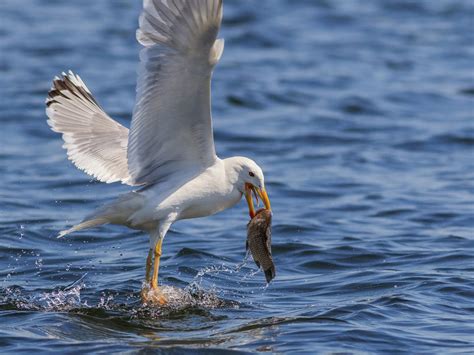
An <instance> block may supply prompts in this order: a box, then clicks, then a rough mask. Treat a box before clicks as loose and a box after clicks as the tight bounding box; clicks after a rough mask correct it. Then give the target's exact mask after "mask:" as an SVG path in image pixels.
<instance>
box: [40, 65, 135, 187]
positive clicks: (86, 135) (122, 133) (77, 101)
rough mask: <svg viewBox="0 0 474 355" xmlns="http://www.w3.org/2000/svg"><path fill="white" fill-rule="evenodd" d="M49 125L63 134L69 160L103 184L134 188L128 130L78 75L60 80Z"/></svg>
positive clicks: (49, 109) (54, 91) (48, 110)
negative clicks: (106, 111) (96, 97)
mask: <svg viewBox="0 0 474 355" xmlns="http://www.w3.org/2000/svg"><path fill="white" fill-rule="evenodd" d="M46 114H47V115H48V118H49V119H48V124H49V125H50V126H51V129H52V130H53V131H55V132H58V133H61V134H62V136H63V140H64V146H63V147H64V148H66V150H67V154H68V158H69V159H70V160H71V161H72V162H73V163H74V164H75V165H76V166H77V167H78V168H79V169H81V170H83V171H85V172H86V173H88V174H89V175H92V176H93V177H95V178H96V179H97V180H99V181H103V182H107V183H112V182H117V181H121V182H122V183H124V184H129V185H131V184H132V182H131V180H132V179H131V177H130V175H129V173H128V167H127V140H128V129H127V128H125V127H124V126H122V125H121V124H120V123H118V122H117V121H114V120H113V119H112V118H110V117H109V116H108V115H107V114H106V113H105V112H104V111H103V110H102V108H101V107H100V105H99V104H98V103H97V101H96V100H95V99H94V97H93V96H92V94H91V92H90V91H89V89H88V88H87V86H86V85H85V84H84V82H83V81H82V80H81V78H80V77H79V76H78V75H75V74H73V73H72V72H69V74H64V73H63V76H62V78H59V77H56V78H55V79H54V81H53V87H52V88H51V90H50V91H49V94H48V97H47V99H46Z"/></svg>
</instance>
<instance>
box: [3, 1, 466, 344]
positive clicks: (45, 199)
mask: <svg viewBox="0 0 474 355" xmlns="http://www.w3.org/2000/svg"><path fill="white" fill-rule="evenodd" d="M139 9H140V2H139V1H128V0H121V1H116V0H114V1H112V0H109V1H93V0H84V1H76V2H73V1H68V2H64V1H51V0H48V1H47V0H26V1H21V7H19V1H17V0H2V1H1V2H0V13H1V18H2V20H1V21H0V90H1V92H0V97H1V99H0V119H1V123H2V129H1V133H0V138H1V146H0V148H1V150H0V172H1V176H2V184H1V185H0V196H1V197H0V198H1V207H0V209H1V211H0V322H1V326H0V349H1V351H2V352H19V351H23V352H31V351H32V350H34V351H43V352H47V351H95V352H100V351H102V352H111V351H120V352H125V353H127V352H132V351H133V352H134V351H138V350H142V349H143V350H153V349H155V350H157V349H165V348H169V349H172V350H175V351H177V352H180V351H184V350H186V349H187V350H190V349H194V350H196V351H201V352H202V353H210V352H211V350H215V351H216V352H218V351H219V350H222V349H232V350H235V351H242V352H246V351H249V352H254V351H262V352H265V351H269V352H309V353H315V352H323V353H324V352H355V353H365V352H400V353H405V352H414V353H458V352H472V351H473V350H474V340H473V337H472V334H473V333H474V323H473V317H474V307H473V305H474V302H473V299H474V233H473V226H474V218H473V216H474V207H473V197H474V196H473V195H474V193H473V192H474V159H473V157H474V121H473V113H474V77H473V75H474V74H473V72H474V68H473V63H474V46H473V43H474V35H473V33H474V32H473V31H472V28H473V16H474V15H473V13H474V6H473V3H472V2H471V1H469V0H437V1H428V0H425V1H422V0H420V1H410V0H389V1H376V0H368V1H363V2H361V1H355V0H347V1H346V0H344V1H342V0H338V1H336V0H335V1H325V0H321V1H317V0H305V1H303V0H300V1H290V0H264V1H259V2H258V6H256V2H252V1H231V0H229V1H227V2H226V4H225V22H224V26H223V30H222V35H223V36H224V37H225V38H226V50H225V53H224V57H223V59H222V62H221V63H220V64H219V66H218V68H217V71H216V72H215V76H214V82H213V94H214V96H213V105H214V116H215V136H216V141H217V150H218V152H219V153H220V155H221V156H224V157H227V156H231V155H236V154H239V155H247V156H250V157H252V158H254V159H255V160H256V161H258V162H259V163H260V164H261V165H262V166H263V167H264V171H265V173H266V179H267V184H268V186H267V188H268V191H269V195H270V198H271V201H272V206H273V208H274V231H273V242H274V246H273V250H274V259H275V262H276V266H277V277H276V279H275V280H274V282H273V283H272V284H271V285H270V286H268V287H265V283H264V276H263V274H262V273H259V272H256V268H255V266H254V265H253V263H252V262H251V261H247V262H243V260H244V256H245V226H246V222H247V216H246V206H245V202H242V204H240V205H239V206H238V207H235V208H233V209H231V210H229V211H225V212H223V213H221V214H219V215H217V216H214V217H211V218H205V219H201V220H194V221H184V222H180V223H178V224H176V225H175V226H174V227H173V228H172V230H171V232H170V233H169V235H168V236H167V238H166V240H165V244H164V255H163V258H162V268H161V274H160V275H161V280H160V281H161V282H162V283H163V284H165V285H167V287H169V290H170V292H173V294H174V296H175V302H173V303H172V304H171V305H170V306H168V307H165V308H156V307H149V306H143V305H142V304H141V302H140V297H139V291H140V288H141V282H142V279H143V277H144V266H145V265H144V264H145V257H146V255H147V248H148V240H147V237H146V236H145V235H143V234H141V233H138V232H133V231H130V230H127V229H124V228H120V227H113V226H108V227H103V228H99V229H94V230H90V231H85V232H83V233H78V234H76V235H72V236H70V237H68V238H67V239H63V240H58V239H55V235H56V233H57V232H58V231H59V230H61V229H64V227H65V226H69V225H71V224H72V223H75V222H77V221H79V220H80V219H81V218H82V217H83V216H84V215H86V214H87V213H88V212H90V211H91V210H93V209H94V208H95V207H97V206H99V205H100V204H102V203H105V202H107V201H109V200H110V199H112V198H113V197H114V196H116V195H118V194H119V193H122V192H124V191H127V188H126V187H124V186H119V185H103V184H98V183H95V182H93V181H91V180H90V179H89V178H88V177H87V176H86V175H85V174H83V173H82V172H80V171H78V170H76V169H75V168H74V167H73V166H72V164H71V163H69V162H68V161H67V160H66V154H65V151H63V150H62V149H61V144H62V143H61V140H60V138H59V136H58V135H57V134H55V133H53V132H51V131H50V130H49V128H48V127H47V125H46V118H45V114H44V99H45V96H46V93H47V91H48V89H49V87H50V80H51V79H52V78H53V76H54V75H56V74H58V73H60V72H61V71H63V70H67V69H72V70H74V71H75V72H77V73H79V74H80V75H81V76H82V78H83V79H84V81H85V82H86V83H87V84H88V86H89V87H90V88H91V89H92V91H93V92H94V94H95V96H96V97H97V99H98V100H99V102H100V103H101V104H102V106H103V107H104V108H105V109H106V111H107V112H108V113H109V114H110V115H111V116H112V117H114V118H117V119H119V120H121V122H124V124H127V125H128V124H129V119H130V112H131V110H132V107H133V103H134V86H135V78H136V77H135V70H136V62H137V51H138V45H137V44H136V43H135V40H134V31H135V28H136V22H137V16H138V13H139ZM171 287H175V288H179V291H176V289H171Z"/></svg>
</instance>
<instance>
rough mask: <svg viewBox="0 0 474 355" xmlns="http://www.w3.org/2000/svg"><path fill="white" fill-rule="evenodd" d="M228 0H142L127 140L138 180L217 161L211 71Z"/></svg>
mask: <svg viewBox="0 0 474 355" xmlns="http://www.w3.org/2000/svg"><path fill="white" fill-rule="evenodd" d="M221 20H222V0H144V5H143V12H142V14H141V16H140V26H139V29H138V30H137V40H138V41H139V42H140V43H141V44H142V45H143V46H144V48H143V49H142V50H141V52H140V66H139V72H138V83H137V99H136V104H135V108H134V112H133V119H132V125H131V129H130V134H129V140H128V151H127V156H128V169H129V172H130V175H131V177H132V179H133V183H134V184H151V183H157V182H160V181H164V180H166V179H168V178H170V177H171V176H173V175H174V174H175V173H176V174H183V173H198V172H200V171H202V170H203V169H205V168H207V167H209V166H210V165H212V164H213V163H214V161H215V159H216V154H215V148H214V138H213V131H212V119H211V94H210V89H211V75H212V71H213V68H214V65H215V64H216V63H217V62H218V61H219V58H220V56H221V55H222V51H223V48H224V41H223V40H220V39H219V40H217V39H216V38H217V33H218V32H219V28H220V25H221Z"/></svg>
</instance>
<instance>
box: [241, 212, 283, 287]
mask: <svg viewBox="0 0 474 355" xmlns="http://www.w3.org/2000/svg"><path fill="white" fill-rule="evenodd" d="M246 250H247V252H248V251H249V250H250V253H251V254H252V258H253V260H254V261H255V264H257V267H259V268H260V267H261V268H262V270H263V272H264V273H265V278H266V280H267V283H270V281H272V280H273V279H274V278H275V275H276V274H275V264H274V263H273V257H272V212H271V211H270V210H267V209H263V208H262V209H260V210H258V211H257V213H256V215H255V216H254V217H253V218H252V219H251V220H250V222H249V223H248V224H247V243H246Z"/></svg>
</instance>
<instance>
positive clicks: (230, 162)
mask: <svg viewBox="0 0 474 355" xmlns="http://www.w3.org/2000/svg"><path fill="white" fill-rule="evenodd" d="M222 161H223V162H224V167H225V173H226V178H227V181H228V182H229V183H230V184H231V185H234V186H236V185H239V180H240V173H241V171H242V165H241V164H240V163H239V157H232V158H227V159H223V160H222ZM241 185H242V186H244V184H243V183H242V184H241ZM237 187H238V186H237ZM238 188H239V187H238ZM239 190H241V189H240V188H239ZM240 192H242V193H243V191H240Z"/></svg>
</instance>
